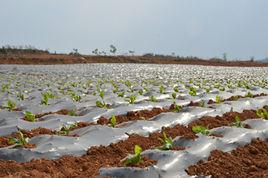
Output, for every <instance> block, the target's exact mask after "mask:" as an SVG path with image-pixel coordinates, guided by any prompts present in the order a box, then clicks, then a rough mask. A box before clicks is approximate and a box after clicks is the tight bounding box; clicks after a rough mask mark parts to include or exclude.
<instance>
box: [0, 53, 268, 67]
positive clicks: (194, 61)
mask: <svg viewBox="0 0 268 178" xmlns="http://www.w3.org/2000/svg"><path fill="white" fill-rule="evenodd" d="M76 63H151V64H190V65H205V66H230V67H231V66H237V67H268V63H257V62H251V61H223V60H204V59H200V58H196V57H181V58H176V57H171V56H87V55H66V54H46V53H44V54H42V53H40V54H29V53H27V54H8V55H0V64H37V65H38V64H76Z"/></svg>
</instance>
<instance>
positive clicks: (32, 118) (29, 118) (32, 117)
mask: <svg viewBox="0 0 268 178" xmlns="http://www.w3.org/2000/svg"><path fill="white" fill-rule="evenodd" d="M23 114H24V117H25V119H26V120H27V121H30V122H35V121H36V118H35V114H33V113H31V112H29V111H25V112H23Z"/></svg>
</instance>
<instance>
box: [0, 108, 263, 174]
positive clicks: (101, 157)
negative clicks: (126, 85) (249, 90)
mask: <svg viewBox="0 0 268 178" xmlns="http://www.w3.org/2000/svg"><path fill="white" fill-rule="evenodd" d="M266 108H267V106H266ZM238 114H239V113H234V112H230V113H226V114H225V115H224V116H223V117H218V116H217V117H215V118H212V117H211V118H209V119H208V120H205V119H206V118H203V120H202V119H201V120H202V122H201V123H198V121H196V122H195V124H196V123H198V124H202V125H206V126H208V127H212V128H214V127H216V126H218V127H220V126H223V125H225V124H226V125H229V123H231V121H230V120H231V119H229V118H233V117H235V115H238ZM134 115H135V114H134ZM239 115H240V117H241V120H244V119H246V118H254V117H255V116H256V114H255V111H251V110H250V111H247V110H246V111H244V112H243V113H240V114H239ZM213 119H214V120H222V121H224V122H223V124H222V125H220V123H216V124H214V121H213ZM204 120H205V121H204ZM225 120H226V121H225ZM210 122H211V123H210ZM227 122H228V123H227ZM192 124H194V123H192ZM190 126H191V125H190ZM163 131H164V132H165V133H166V134H167V135H168V136H170V137H172V138H175V137H177V136H182V137H185V138H188V139H195V138H196V137H197V136H196V135H195V134H194V133H193V132H192V130H191V127H185V126H181V125H176V126H175V127H173V128H163V129H162V132H163ZM40 132H41V131H35V132H34V133H37V134H38V133H40ZM43 132H44V133H47V132H48V133H49V131H46V130H44V131H43ZM215 136H220V135H215ZM159 137H162V133H160V132H155V133H152V134H150V136H149V137H144V136H140V135H130V136H129V138H128V139H126V140H123V141H119V142H118V143H113V144H110V145H109V146H99V147H91V148H90V149H89V150H88V154H87V155H85V156H82V157H74V156H64V157H62V158H60V159H57V160H46V159H40V160H32V161H30V162H27V163H16V162H15V161H0V167H1V169H0V176H8V175H17V176H18V175H19V176H27V175H35V176H39V175H40V176H48V175H50V176H56V177H74V176H77V177H83V176H87V177H98V174H99V172H98V170H99V169H100V168H101V167H115V166H124V165H123V163H122V160H123V159H124V158H125V157H126V156H127V155H128V154H133V148H134V146H135V145H140V146H141V147H142V149H143V150H147V149H152V148H157V147H159V146H160V145H161V142H160V141H159ZM174 149H175V150H180V149H183V148H179V147H177V148H174ZM154 163H155V161H153V160H149V159H147V158H144V162H142V163H141V164H139V165H136V166H140V167H147V166H150V165H152V164H154Z"/></svg>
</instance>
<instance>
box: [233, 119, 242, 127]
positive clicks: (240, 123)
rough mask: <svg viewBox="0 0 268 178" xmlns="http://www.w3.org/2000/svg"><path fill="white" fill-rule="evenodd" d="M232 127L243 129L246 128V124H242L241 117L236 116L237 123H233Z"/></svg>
mask: <svg viewBox="0 0 268 178" xmlns="http://www.w3.org/2000/svg"><path fill="white" fill-rule="evenodd" d="M232 126H235V127H241V128H243V127H244V124H243V123H242V122H241V119H240V117H239V116H235V122H234V123H232Z"/></svg>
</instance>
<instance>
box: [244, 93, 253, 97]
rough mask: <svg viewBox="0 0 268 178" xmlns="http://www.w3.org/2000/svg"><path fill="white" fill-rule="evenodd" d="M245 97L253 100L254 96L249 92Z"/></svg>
mask: <svg viewBox="0 0 268 178" xmlns="http://www.w3.org/2000/svg"><path fill="white" fill-rule="evenodd" d="M245 97H249V98H253V94H252V93H250V92H248V93H247V94H246V95H245Z"/></svg>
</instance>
